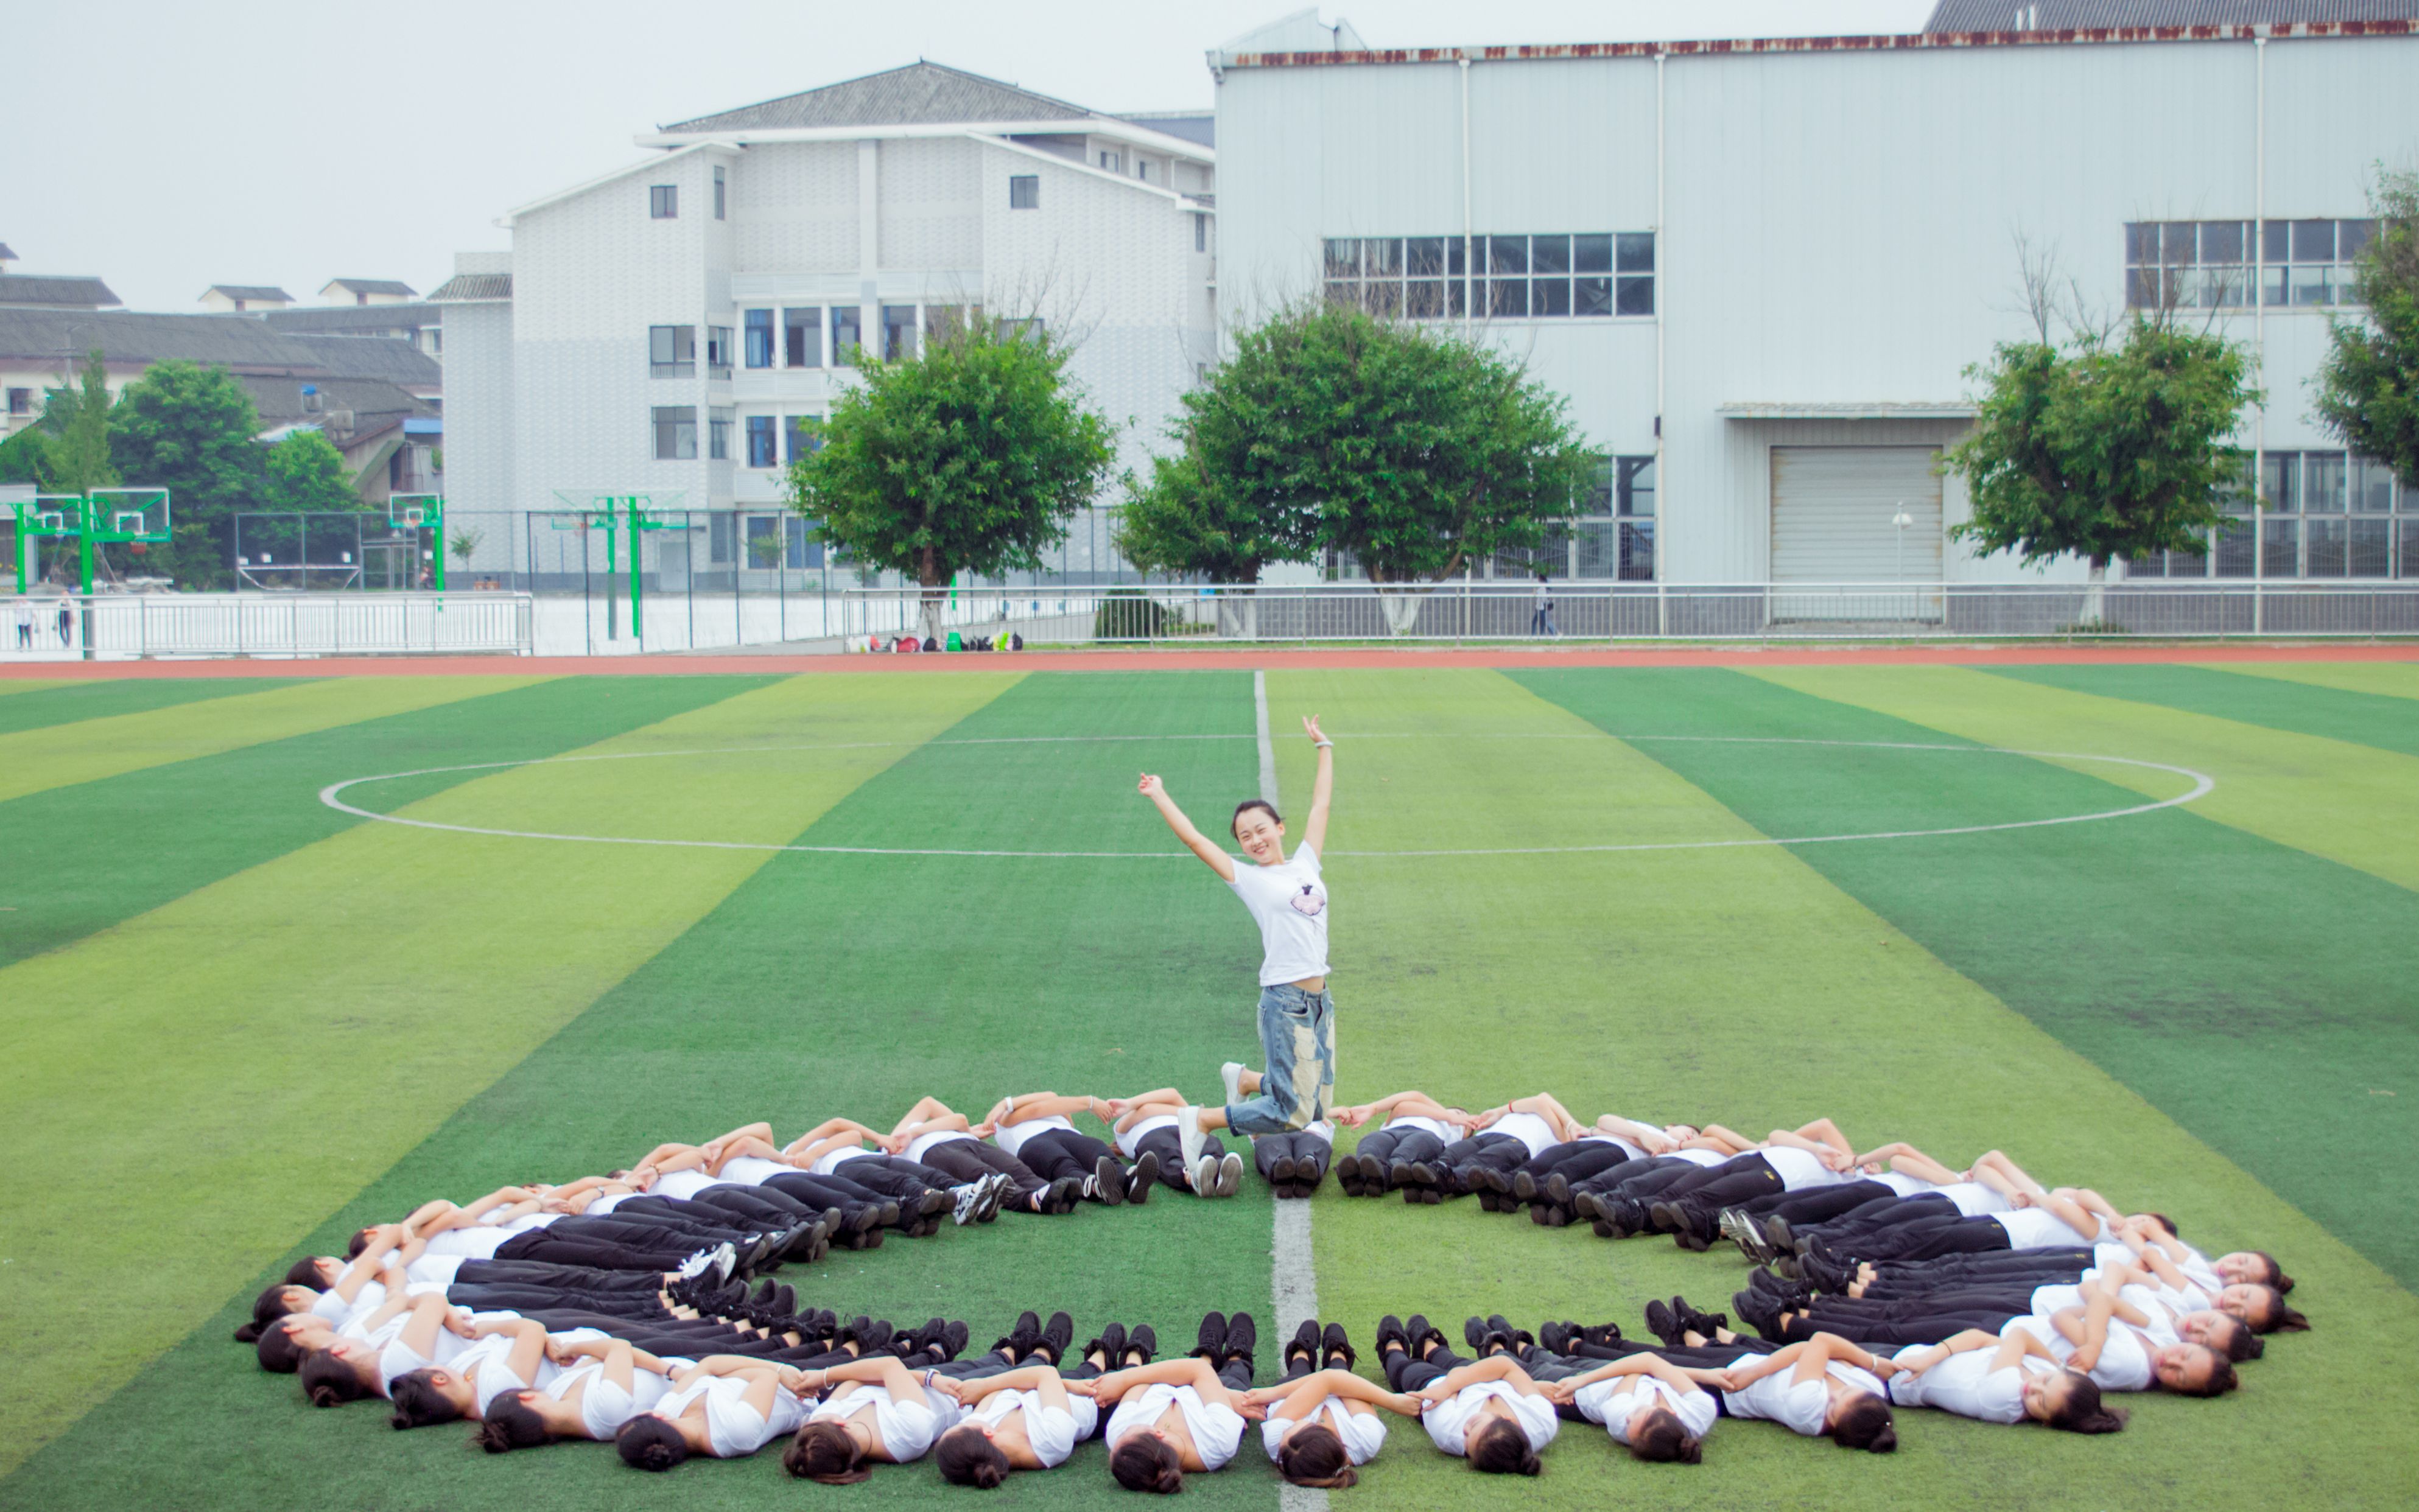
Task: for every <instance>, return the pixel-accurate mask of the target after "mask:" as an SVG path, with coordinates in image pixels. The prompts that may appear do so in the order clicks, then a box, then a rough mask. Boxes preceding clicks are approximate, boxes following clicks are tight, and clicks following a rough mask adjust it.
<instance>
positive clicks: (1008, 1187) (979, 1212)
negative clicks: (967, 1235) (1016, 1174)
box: [975, 1170, 1016, 1223]
mask: <svg viewBox="0 0 2419 1512" xmlns="http://www.w3.org/2000/svg"><path fill="white" fill-rule="evenodd" d="M981 1186H982V1197H981V1199H979V1200H978V1201H977V1202H976V1203H975V1222H977V1223H989V1222H991V1220H992V1219H994V1218H996V1217H998V1216H999V1210H1000V1205H1001V1204H1002V1203H1004V1202H1006V1201H1007V1200H1008V1194H1009V1192H1011V1191H1014V1190H1015V1189H1016V1183H1015V1182H1014V1181H1013V1180H1011V1179H1010V1178H1009V1174H1008V1172H1006V1171H1004V1170H995V1171H993V1172H992V1173H991V1174H990V1175H989V1176H986V1177H984V1178H983V1180H982V1182H981Z"/></svg>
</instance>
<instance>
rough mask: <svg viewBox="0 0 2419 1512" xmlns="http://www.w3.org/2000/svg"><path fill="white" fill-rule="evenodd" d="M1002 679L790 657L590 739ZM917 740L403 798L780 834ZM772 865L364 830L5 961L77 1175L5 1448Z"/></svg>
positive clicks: (20, 1028)
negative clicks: (632, 813)
mask: <svg viewBox="0 0 2419 1512" xmlns="http://www.w3.org/2000/svg"><path fill="white" fill-rule="evenodd" d="M475 682H476V684H477V685H478V686H480V687H483V688H484V687H485V686H488V684H487V683H486V682H485V680H475ZM1005 684H1006V680H1003V679H1000V678H996V677H987V676H979V675H973V676H949V677H942V678H929V679H927V678H919V679H916V680H913V681H912V682H911V681H906V680H901V681H899V682H890V681H877V680H871V679H857V678H813V677H808V678H796V679H791V680H783V681H780V682H777V683H773V684H770V685H768V686H764V687H761V688H758V689H756V690H754V691H752V692H747V693H743V694H741V695H738V696H735V697H732V698H729V699H726V700H724V701H722V702H720V703H717V704H715V705H713V706H712V707H709V708H706V709H701V710H694V711H692V712H689V713H686V714H683V715H680V716H678V717H675V718H672V719H669V720H666V721H663V722H661V723H659V724H656V725H651V726H648V727H647V728H645V729H643V730H639V731H636V732H633V733H631V734H628V735H624V736H622V737H620V738H617V739H615V740H613V741H606V742H603V744H601V745H600V746H598V747H595V748H594V749H596V750H598V751H644V750H677V749H687V748H693V747H698V746H716V745H741V744H753V745H761V746H773V745H777V744H782V743H788V742H792V741H796V740H797V739H798V738H799V737H800V736H801V735H802V734H809V735H812V736H814V737H816V738H820V739H823V740H828V741H867V740H879V739H890V740H908V741H913V740H917V739H920V738H921V737H923V736H925V735H929V734H930V733H931V732H932V731H933V730H935V729H938V728H941V727H943V726H945V725H948V723H949V722H950V721H951V720H953V719H954V718H956V717H957V716H958V715H959V714H961V713H963V711H964V710H966V709H969V708H972V707H974V706H976V705H978V704H979V703H981V702H982V701H984V700H985V699H987V698H989V697H990V696H992V695H994V693H995V692H996V691H997V690H998V689H999V688H1001V687H1002V686H1004V685H1005ZM898 754H899V753H898V752H897V751H895V750H858V751H848V752H841V753H836V754H820V755H805V754H799V755H792V756H787V757H782V756H778V755H774V754H767V755H766V756H763V757H762V758H760V760H759V764H758V765H757V767H756V768H755V769H754V770H753V771H752V772H751V773H750V774H751V776H752V778H753V780H751V781H748V782H746V783H744V784H738V783H733V782H732V781H730V780H727V779H728V778H729V776H730V774H731V773H732V771H734V770H736V765H735V764H736V763H739V762H741V761H743V760H744V758H718V759H717V760H715V761H711V762H708V763H706V764H704V765H703V766H702V767H701V768H700V769H699V770H697V771H694V772H691V773H689V774H687V780H683V776H682V774H681V773H678V772H675V773H673V774H672V775H671V776H670V777H668V776H667V775H666V774H665V772H664V771H644V772H641V771H640V770H639V769H641V768H646V767H650V766H652V765H653V764H652V763H646V762H638V761H629V762H621V761H607V762H594V763H579V764H573V765H564V766H549V767H540V768H525V769H521V770H517V771H506V772H501V773H498V774H495V775H491V776H487V777H485V778H482V779H480V780H477V781H474V782H470V783H466V784H463V785H461V786H459V787H455V788H452V789H450V790H448V791H445V792H442V793H439V794H437V795H435V796H433V797H430V798H427V799H424V800H423V801H422V802H418V803H416V804H413V805H412V808H411V811H412V812H413V813H415V814H423V815H428V816H431V817H438V818H442V819H447V820H453V821H456V822H465V823H487V824H493V823H499V822H513V821H528V822H530V823H532V825H534V826H536V827H559V826H562V825H567V824H572V823H576V822H578V821H579V820H580V819H582V818H586V817H596V816H597V815H599V814H600V813H604V812H609V811H625V810H628V809H632V808H638V809H643V810H645V811H646V812H647V813H648V815H649V816H650V817H651V818H652V819H653V820H654V821H655V822H659V823H664V824H668V825H672V826H675V827H677V826H680V825H682V824H684V823H694V824H695V825H696V826H697V827H699V828H701V829H708V828H714V827H720V828H721V829H723V830H725V831H726V832H732V831H747V832H752V833H753V834H754V835H756V836H759V837H762V838H766V839H777V840H778V839H782V838H786V837H787V836H789V835H791V834H793V833H795V832H797V831H798V830H799V829H800V828H801V827H803V826H804V825H806V824H807V823H809V822H810V821H811V820H812V819H813V818H814V817H815V816H817V815H818V814H820V813H822V812H823V811H824V810H825V809H827V808H828V807H830V805H831V804H832V803H834V802H837V801H838V800H839V799H840V798H841V797H843V796H845V795H846V793H847V792H848V791H849V790H850V789H852V788H853V787H855V786H856V785H857V784H858V783H860V782H862V781H863V780H864V779H865V778H866V777H867V776H869V775H871V773H873V772H875V771H880V770H881V769H882V768H883V767H885V766H886V765H888V764H889V762H890V761H891V760H892V759H894V758H895V757H896V756H897V755H898ZM762 861H763V853H762V852H737V851H707V850H678V851H669V850H668V851H661V852H648V853H646V854H645V855H644V856H643V857H639V856H635V855H633V854H632V853H630V852H628V851H626V850H624V849H621V848H612V847H601V846H597V847H590V846H561V845H547V844H545V843H542V842H531V841H518V840H508V839H485V838H480V837H475V836H465V835H455V834H439V833H432V832H425V831H415V830H407V829H402V828H398V827H393V826H387V825H363V826H361V827H359V828H356V829H353V830H350V831H347V832H345V833H343V834H339V835H336V836H334V837H333V838H331V839H328V840H325V841H322V842H320V843H318V844H316V845H313V846H310V847H307V848H304V849H301V850H300V851H296V852H294V853H292V854H290V855H286V856H284V857H281V858H279V859H277V860H275V861H272V862H270V863H266V864H264V865H260V866H255V867H254V868H252V869H251V870H249V871H246V872H243V873H241V874H239V875H238V876H235V877H232V878H227V879H225V880H223V881H221V882H218V883H216V884H214V885H212V886H209V887H207V888H203V889H201V890H199V891H197V892H195V893H191V894H189V895H187V896H186V897H184V898H181V899H179V900H177V902H175V903H173V904H170V905H168V906H166V907H164V908H161V909H154V910H152V911H151V912H149V913H146V914H145V915H143V916H142V917H140V918H138V919H134V920H131V921H130V922H128V923H127V924H123V925H120V926H118V927H117V928H115V929H112V930H109V931H107V932H105V933H103V934H101V935H98V936H95V937H93V938H92V939H87V940H85V941H83V942H81V943H79V944H77V945H75V946H72V947H70V948H69V949H67V950H63V951H57V952H54V953H53V954H51V955H43V956H38V957H35V958H34V959H32V960H28V961H23V962H20V963H19V964H18V965H16V966H14V967H12V968H9V969H8V970H7V971H5V972H0V999H6V1000H8V1001H11V1002H18V1003H26V1004H39V1005H41V1009H42V1012H41V1014H40V1016H38V1017H32V1016H29V1017H21V1018H15V1019H12V1020H11V1021H10V1022H8V1024H7V1025H6V1035H5V1039H0V1052H5V1054H6V1057H7V1065H8V1074H7V1079H6V1081H5V1082H0V1120H5V1122H6V1124H7V1126H8V1127H10V1128H11V1129H13V1130H17V1131H21V1132H20V1137H19V1141H18V1151H19V1153H20V1156H21V1158H23V1159H25V1160H28V1161H30V1162H33V1163H35V1164H36V1165H38V1166H41V1167H45V1168H57V1169H60V1170H63V1171H65V1170H73V1171H75V1172H77V1173H78V1179H77V1180H75V1181H73V1182H62V1183H59V1184H55V1185H53V1186H51V1187H49V1188H47V1189H46V1190H45V1191H43V1192H42V1193H40V1194H38V1195H34V1196H32V1197H30V1198H29V1199H27V1200H25V1201H23V1202H22V1203H20V1204H19V1205H18V1207H17V1208H16V1209H15V1211H14V1212H13V1213H12V1214H11V1220H12V1221H11V1229H12V1233H11V1236H10V1239H9V1241H8V1245H9V1255H8V1259H9V1260H10V1261H11V1264H10V1267H9V1269H8V1272H7V1275H8V1282H7V1283H6V1285H5V1289H4V1290H0V1335H5V1336H8V1338H10V1339H11V1341H12V1346H11V1349H10V1351H9V1352H8V1355H7V1356H6V1358H5V1359H0V1444H5V1445H7V1447H6V1448H5V1449H0V1466H5V1465H10V1464H13V1463H14V1462H15V1461H16V1460H17V1459H20V1458H22V1456H23V1454H24V1453H25V1452H26V1451H27V1450H29V1449H31V1448H32V1447H33V1446H34V1445H35V1444H37V1443H39V1442H41V1441H42V1440H43V1439H45V1438H47V1437H49V1436H51V1435H52V1434H54V1433H55V1432H56V1431H57V1430H58V1429H59V1428H62V1427H64V1426H65V1425H66V1424H67V1423H68V1422H69V1421H70V1420H71V1419H72V1418H73V1417H74V1416H75V1415H76V1414H77V1413H81V1412H82V1411H83V1410H84V1409H85V1407H87V1406H88V1405H90V1403H91V1402H93V1401H94V1400H96V1399H98V1398H99V1397H101V1396H102V1395H105V1394H106V1393H107V1392H108V1391H109V1390H111V1389H113V1388H115V1387H116V1386H117V1385H118V1384H120V1383H122V1382H124V1381H125V1380H126V1379H127V1378H128V1377H130V1376H131V1375H132V1374H133V1373H134V1372H135V1371H136V1370H137V1369H138V1368H140V1367H141V1366H142V1364H143V1363H144V1362H145V1361H146V1360H147V1359H149V1358H150V1357H151V1356H152V1355H153V1354H154V1353H156V1352H158V1351H159V1350H160V1349H161V1348H162V1347H164V1346H165V1345H167V1344H168V1343H170V1342H172V1341H173V1340H175V1339H176V1338H177V1337H179V1336H183V1335H184V1334H186V1333H187V1332H188V1331H189V1330H191V1329H192V1328H193V1326H194V1324H195V1323H197V1322H199V1321H202V1320H203V1319H206V1318H208V1316H209V1315H210V1314H211V1313H212V1312H213V1311H214V1310H216V1309H218V1308H220V1307H221V1306H224V1305H225V1303H226V1301H227V1297H228V1294H229V1292H230V1291H234V1290H235V1289H237V1288H238V1287H239V1286H240V1285H241V1284H242V1283H243V1282H244V1281H245V1280H246V1279H247V1278H248V1277H250V1276H252V1275H254V1273H255V1272H256V1271H258V1270H259V1268H260V1267H261V1266H262V1265H263V1264H264V1263H265V1262H266V1261H267V1260H269V1259H270V1257H272V1256H274V1255H276V1254H278V1253H281V1252H283V1251H284V1250H285V1249H286V1248H287V1247H288V1246H289V1245H292V1244H293V1243H294V1241H295V1239H296V1238H297V1237H298V1236H299V1235H300V1234H301V1233H303V1232H304V1231H306V1230H308V1229H310V1228H311V1227H312V1226H313V1225H314V1224H316V1222H317V1221H318V1220H319V1218H320V1216H321V1215H322V1214H326V1213H327V1212H329V1211H330V1210H331V1208H334V1207H336V1206H337V1205H339V1204H341V1203H343V1202H345V1201H346V1200H347V1199H350V1198H351V1197H352V1196H353V1195H354V1194H355V1193H357V1192H358V1191H359V1190H360V1189H361V1187H362V1184H364V1183H366V1182H368V1181H370V1180H372V1179H374V1178H375V1177H377V1175H378V1174H379V1173H380V1172H382V1171H383V1170H385V1169H386V1168H388V1167H389V1166H390V1165H391V1164H393V1161H394V1160H395V1159H396V1158H397V1157H399V1156H400V1155H402V1154H403V1153H406V1152H408V1151H409V1150H410V1149H411V1148H412V1147H413V1146H415V1145H416V1144H418V1143H419V1142H420V1140H421V1139H423V1138H424V1137H425V1136H426V1135H427V1133H428V1132H429V1131H431V1130H433V1129H435V1128H437V1127H439V1125H440V1124H442V1123H444V1121H445V1119H446V1118H447V1117H448V1116H449V1115H450V1114H451V1113H452V1112H453V1111H454V1109H455V1108H456V1107H460V1106H461V1105H462V1104H463V1103H464V1102H465V1101H467V1100H468V1099H470V1097H472V1096H474V1095H476V1094H477V1093H478V1092H479V1091H480V1089H482V1088H483V1087H485V1086H486V1085H487V1084H488V1083H490V1082H492V1081H493V1080H495V1079H496V1078H497V1077H500V1076H501V1075H502V1074H503V1073H505V1072H506V1071H508V1070H509V1069H510V1068H511V1067H512V1066H513V1065H514V1064H515V1063H516V1062H517V1061H519V1060H520V1059H521V1058H522V1057H523V1056H524V1055H526V1054H527V1053H528V1052H529V1050H530V1049H531V1048H532V1046H535V1045H537V1044H540V1043H542V1042H543V1041H544V1040H545V1039H546V1038H547V1036H548V1035H550V1034H551V1033H553V1032H554V1031H555V1030H557V1029H558V1028H560V1027H561V1025H562V1024H563V1023H564V1022H566V1021H567V1020H568V1019H569V1018H571V1017H572V1016H576V1015H577V1014H578V1012H579V1011H580V1010H581V1009H583V1008H585V1007H586V1006H588V1005H589V1004H590V1003H591V1002H593V1000H595V998H596V997H597V995H598V994H600V993H601V992H603V991H605V990H606V989H608V988H609V987H610V986H612V985H613V984H615V983H616V982H618V981H620V980H621V979H622V978H623V977H624V976H625V975H626V974H627V973H628V972H629V971H630V970H631V969H632V968H633V967H635V966H637V965H638V964H639V963H640V962H642V961H644V960H646V959H647V958H648V957H649V956H650V955H654V954H655V952H656V951H657V950H659V949H660V948H662V946H663V945H664V944H665V943H666V942H667V941H669V940H671V939H677V938H678V937H679V936H680V934H681V933H682V931H683V930H685V929H686V928H687V927H688V926H689V925H690V924H693V923H694V922H695V921H696V920H697V919H698V918H699V917H701V915H703V914H704V913H705V912H706V911H707V910H708V909H712V908H713V907H714V905H715V904H716V903H717V902H718V901H720V900H721V899H722V898H723V897H725V896H727V895H728V894H729V893H730V892H731V890H732V889H733V888H734V887H736V886H738V885H739V883H740V882H742V881H744V880H745V879H746V878H747V876H748V875H749V874H750V873H752V872H753V871H754V870H755V869H756V868H757V866H758V865H759V864H760V863H762ZM163 961H166V962H173V965H174V970H159V967H160V965H161V963H162V962H163ZM131 983H140V984H141V990H139V991H129V990H128V984H131ZM561 1112H562V1109H560V1108H557V1109H555V1110H554V1115H553V1116H557V1117H559V1116H560V1115H561ZM163 1235H173V1236H174V1238H173V1255H174V1258H175V1263H173V1264H166V1265H163V1264H162V1262H161V1259H160V1256H161V1245H162V1236H163Z"/></svg>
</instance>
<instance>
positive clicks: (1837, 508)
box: [1772, 446, 1941, 583]
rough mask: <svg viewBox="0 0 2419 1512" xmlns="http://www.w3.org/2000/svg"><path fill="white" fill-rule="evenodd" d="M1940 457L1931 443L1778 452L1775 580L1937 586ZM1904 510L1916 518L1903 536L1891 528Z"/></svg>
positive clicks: (1774, 478)
mask: <svg viewBox="0 0 2419 1512" xmlns="http://www.w3.org/2000/svg"><path fill="white" fill-rule="evenodd" d="M1939 455H1940V452H1939V449H1938V448H1936V447H1928V446H1926V447H1917V446H1876V447H1849V446H1783V447H1775V448H1773V449H1772V581H1773V582H1775V583H1896V582H1905V583H1937V582H1939V581H1940V573H1941V559H1940V479H1939V477H1938V476H1937V475H1936V474H1934V472H1933V470H1932V467H1933V464H1934V461H1936V460H1937V459H1938V457H1939ZM1901 510H1904V511H1905V512H1907V514H1908V515H1909V516H1911V517H1912V520H1911V523H1910V524H1909V525H1907V527H1905V529H1904V531H1903V532H1902V531H1901V530H1900V528H1899V527H1896V526H1894V525H1892V524H1891V523H1890V520H1891V519H1892V517H1893V516H1895V515H1896V514H1897V513H1898V512H1899V511H1901ZM1902 534H1903V536H1904V538H1905V539H1904V541H1903V543H1902V542H1901V540H1900V537H1901V536H1902ZM1902 544H1903V547H1904V557H1903V558H1902V557H1901V555H1900V552H1901V547H1902Z"/></svg>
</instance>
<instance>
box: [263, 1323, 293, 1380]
mask: <svg viewBox="0 0 2419 1512" xmlns="http://www.w3.org/2000/svg"><path fill="white" fill-rule="evenodd" d="M253 1352H254V1353H255V1354H256V1355H258V1356H259V1359H260V1367H261V1368H262V1369H263V1370H267V1371H270V1372H271V1373H273V1374H276V1375H281V1376H290V1375H292V1374H293V1373H294V1372H295V1371H297V1370H299V1369H300V1368H301V1367H302V1350H301V1347H300V1345H298V1344H296V1343H295V1342H294V1331H293V1330H292V1329H290V1328H287V1327H285V1326H284V1320H282V1319H281V1320H279V1321H277V1322H274V1323H271V1324H270V1325H269V1326H268V1327H267V1328H264V1329H262V1330H261V1331H260V1342H259V1343H257V1344H255V1345H254V1346H253Z"/></svg>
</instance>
